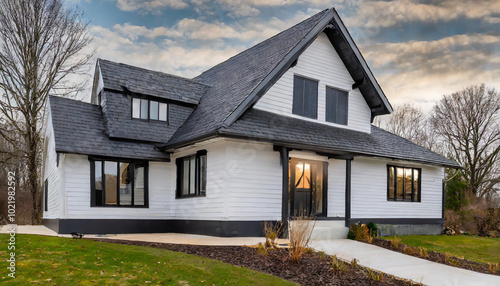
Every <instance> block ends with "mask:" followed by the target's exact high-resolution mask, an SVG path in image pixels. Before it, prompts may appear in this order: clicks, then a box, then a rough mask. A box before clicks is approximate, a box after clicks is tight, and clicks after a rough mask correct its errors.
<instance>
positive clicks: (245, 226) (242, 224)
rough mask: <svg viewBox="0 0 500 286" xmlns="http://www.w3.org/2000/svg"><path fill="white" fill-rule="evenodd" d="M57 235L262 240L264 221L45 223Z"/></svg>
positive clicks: (69, 220)
mask: <svg viewBox="0 0 500 286" xmlns="http://www.w3.org/2000/svg"><path fill="white" fill-rule="evenodd" d="M44 225H45V226H46V227H48V228H50V229H52V230H54V231H55V232H57V233H59V234H69V233H72V232H80V233H84V234H117V233H190V234H201V235H211V236H221V237H237V236H242V237H261V236H263V232H262V225H263V221H210V220H147V219H145V220H141V219H45V220H44Z"/></svg>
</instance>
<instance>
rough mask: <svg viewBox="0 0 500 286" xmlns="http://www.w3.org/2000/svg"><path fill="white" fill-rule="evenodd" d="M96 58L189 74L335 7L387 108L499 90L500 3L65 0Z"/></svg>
mask: <svg viewBox="0 0 500 286" xmlns="http://www.w3.org/2000/svg"><path fill="white" fill-rule="evenodd" d="M72 1H74V2H76V3H77V5H79V6H80V8H81V9H82V10H83V12H84V13H85V18H86V20H88V21H90V32H91V34H92V35H93V37H94V42H93V45H94V47H95V48H96V57H100V58H105V59H109V60H113V61H118V62H122V63H127V64H132V65H136V66H140V67H144V68H149V69H153V70H159V71H163V72H167V73H172V74H176V75H180V76H185V77H194V76H196V75H198V74H199V73H201V72H202V71H204V70H206V69H208V68H210V67H211V66H213V65H215V64H217V63H219V62H221V61H224V60H226V59H227V58H229V57H231V56H233V55H235V54H237V53H238V52H240V51H242V50H244V49H246V48H248V47H251V46H252V45H254V44H256V43H258V42H260V41H262V40H264V39H266V38H268V37H270V36H273V35H275V34H276V33H278V32H280V31H282V30H284V29H287V28H289V27H291V26H292V25H294V24H296V23H298V22H300V21H302V20H304V19H306V18H307V17H309V16H311V15H313V14H315V13H317V12H319V11H320V10H322V9H326V8H329V7H332V6H333V7H335V8H336V9H337V11H338V13H339V14H340V17H341V18H342V19H343V21H344V23H345V24H346V26H347V28H348V30H349V31H350V33H351V35H352V37H353V38H354V40H355V42H356V43H357V45H358V46H359V48H360V49H361V52H362V54H363V55H364V57H365V59H366V60H367V61H368V64H369V66H370V67H371V69H372V71H373V73H374V74H375V77H376V78H377V79H378V81H379V83H380V85H381V86H382V89H383V90H384V92H385V94H386V95H387V97H388V98H389V100H390V101H391V103H392V104H393V105H398V104H402V103H406V102H412V103H415V104H416V105H418V106H420V107H422V108H424V109H429V108H431V107H432V105H433V104H434V103H435V102H436V101H438V100H439V99H440V98H441V95H443V94H449V93H452V92H454V91H458V90H460V89H462V88H463V87H465V86H468V85H470V84H478V83H483V82H484V83H486V84H488V85H489V86H493V87H495V88H497V89H500V34H499V32H500V0H491V1H489V0H479V1H469V0H444V1H440V0H402V1H369V0H354V1H353V0H349V1H342V0H333V1H331V0H330V1H329V0H106V1H96V0H80V1H79V0H72Z"/></svg>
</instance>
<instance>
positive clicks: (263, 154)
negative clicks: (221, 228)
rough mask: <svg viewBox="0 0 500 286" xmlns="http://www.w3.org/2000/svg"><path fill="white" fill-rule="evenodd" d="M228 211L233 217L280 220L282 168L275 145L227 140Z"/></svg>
mask: <svg viewBox="0 0 500 286" xmlns="http://www.w3.org/2000/svg"><path fill="white" fill-rule="evenodd" d="M227 157H228V162H227V163H228V164H227V174H228V182H227V194H228V200H227V208H228V209H227V211H228V218H229V219H231V220H245V221H246V220H272V221H275V220H280V219H281V207H282V200H281V195H282V176H281V173H282V167H281V165H280V155H279V152H276V151H273V145H272V144H264V143H251V142H245V141H240V142H236V141H233V142H228V144H227Z"/></svg>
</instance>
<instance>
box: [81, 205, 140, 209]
mask: <svg viewBox="0 0 500 286" xmlns="http://www.w3.org/2000/svg"><path fill="white" fill-rule="evenodd" d="M90 207H91V208H127V209H147V208H149V205H145V206H116V205H105V206H90Z"/></svg>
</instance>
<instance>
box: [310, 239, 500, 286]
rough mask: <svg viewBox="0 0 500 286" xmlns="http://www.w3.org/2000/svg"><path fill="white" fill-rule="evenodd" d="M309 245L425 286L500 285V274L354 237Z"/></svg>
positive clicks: (315, 242)
mask: <svg viewBox="0 0 500 286" xmlns="http://www.w3.org/2000/svg"><path fill="white" fill-rule="evenodd" d="M311 246H312V247H313V248H314V249H316V250H319V251H324V252H326V253H327V254H330V255H337V257H338V258H342V259H345V260H348V261H351V260H352V259H354V258H356V259H358V260H359V264H360V265H363V266H366V267H369V268H372V269H375V270H379V271H382V272H385V273H387V274H390V275H394V276H396V277H400V278H405V279H410V280H413V281H415V282H421V283H423V284H426V285H467V286H479V285H488V286H492V285H499V286H500V276H495V275H488V274H482V273H478V272H474V271H469V270H465V269H461V268H457V267H452V266H447V265H444V264H440V263H435V262H431V261H429V260H425V259H421V258H416V257H413V256H409V255H405V254H401V253H399V252H394V251H391V250H387V249H385V248H382V247H378V246H375V245H370V244H366V243H362V242H358V241H354V240H349V239H332V240H323V241H314V242H313V243H312V244H311Z"/></svg>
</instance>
